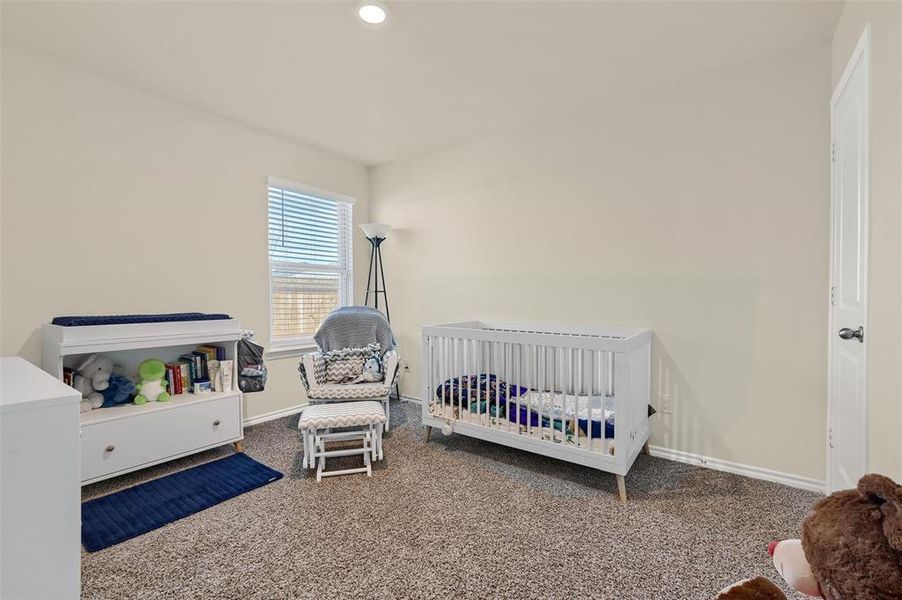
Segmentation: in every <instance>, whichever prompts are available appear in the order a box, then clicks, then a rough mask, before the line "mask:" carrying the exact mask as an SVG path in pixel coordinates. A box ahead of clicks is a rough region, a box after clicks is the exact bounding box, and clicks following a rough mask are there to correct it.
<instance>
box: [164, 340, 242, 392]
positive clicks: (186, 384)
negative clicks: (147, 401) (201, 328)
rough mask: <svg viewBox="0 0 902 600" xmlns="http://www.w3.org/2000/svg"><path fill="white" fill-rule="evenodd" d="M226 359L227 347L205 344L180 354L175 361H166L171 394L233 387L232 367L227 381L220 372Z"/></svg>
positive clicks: (221, 389)
mask: <svg viewBox="0 0 902 600" xmlns="http://www.w3.org/2000/svg"><path fill="white" fill-rule="evenodd" d="M223 362H229V363H231V361H226V360H225V348H223V347H222V346H214V345H204V346H198V347H197V350H194V351H193V352H190V353H185V354H182V355H181V356H179V359H178V360H177V361H174V362H170V363H166V380H167V381H168V383H169V393H170V394H186V393H188V392H192V393H193V392H198V391H223V390H225V389H231V383H232V382H231V369H228V371H229V378H228V381H227V383H224V378H223V377H222V375H221V374H220V369H221V363H223Z"/></svg>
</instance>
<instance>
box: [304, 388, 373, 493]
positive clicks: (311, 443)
mask: <svg viewBox="0 0 902 600" xmlns="http://www.w3.org/2000/svg"><path fill="white" fill-rule="evenodd" d="M384 423H385V411H384V410H383V409H382V405H381V404H379V403H378V402H375V401H373V400H362V401H359V402H333V403H329V404H313V405H310V406H308V407H306V408H304V410H303V411H301V417H300V418H299V419H298V429H300V430H301V435H302V437H303V443H304V461H303V466H304V468H307V469H312V468H313V467H314V466H315V467H316V480H317V481H320V480H321V479H322V478H323V477H330V476H332V475H348V474H350V473H366V474H367V476H368V477H369V476H372V461H374V460H382V456H383V454H382V430H383V426H384ZM335 428H342V429H344V431H337V432H332V431H331V430H332V429H335ZM352 440H360V441H361V445H360V447H351V448H341V449H337V450H329V449H328V448H327V447H326V443H327V442H336V441H352ZM355 454H360V455H362V456H363V465H364V466H363V467H359V468H354V469H340V470H337V471H326V470H325V468H326V458H328V457H338V456H353V455H355Z"/></svg>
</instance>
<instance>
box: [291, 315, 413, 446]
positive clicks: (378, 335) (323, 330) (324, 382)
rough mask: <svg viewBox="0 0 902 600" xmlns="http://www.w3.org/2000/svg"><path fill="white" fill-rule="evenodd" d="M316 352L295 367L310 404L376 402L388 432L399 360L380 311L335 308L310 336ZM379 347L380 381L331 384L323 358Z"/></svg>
mask: <svg viewBox="0 0 902 600" xmlns="http://www.w3.org/2000/svg"><path fill="white" fill-rule="evenodd" d="M314 339H315V340H316V344H317V347H318V350H317V351H316V352H310V353H309V354H305V355H304V356H303V357H301V363H300V365H299V366H298V372H299V374H300V378H301V382H302V383H303V385H304V388H305V389H306V390H307V399H308V400H309V401H310V403H311V404H319V403H325V402H348V401H357V400H376V401H379V402H381V403H382V407H383V409H384V411H385V424H384V428H385V431H388V429H389V418H390V415H391V413H390V407H389V397H390V395H391V392H392V389H393V388H394V387H395V386H396V385H397V379H398V366H399V364H400V357H399V355H398V351H397V348H396V344H395V338H394V334H393V333H392V330H391V326H390V325H389V324H388V320H387V319H386V318H385V315H383V314H382V313H381V312H379V311H377V310H375V309H373V308H369V307H366V306H345V307H342V308H337V309H335V310H334V311H332V312H331V313H330V314H329V316H327V317H326V318H325V319H324V320H323V322H322V324H321V325H320V327H319V329H318V330H317V332H316V335H315V336H314ZM372 344H379V349H380V352H382V373H383V374H384V379H383V380H381V381H373V382H363V383H332V382H330V381H329V377H328V375H329V373H327V369H326V357H327V356H330V353H334V352H336V351H338V352H341V351H342V350H346V349H348V348H366V347H368V346H371V345H372Z"/></svg>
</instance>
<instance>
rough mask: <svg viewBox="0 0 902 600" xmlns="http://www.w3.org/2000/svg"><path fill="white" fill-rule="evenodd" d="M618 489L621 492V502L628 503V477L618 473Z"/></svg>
mask: <svg viewBox="0 0 902 600" xmlns="http://www.w3.org/2000/svg"><path fill="white" fill-rule="evenodd" d="M617 491H618V492H619V493H620V502H621V503H623V504H626V477H624V476H623V475H617Z"/></svg>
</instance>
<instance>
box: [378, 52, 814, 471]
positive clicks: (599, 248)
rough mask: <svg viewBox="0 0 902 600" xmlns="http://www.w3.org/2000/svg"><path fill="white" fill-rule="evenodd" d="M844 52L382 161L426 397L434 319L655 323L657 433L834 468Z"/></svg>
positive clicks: (400, 284)
mask: <svg viewBox="0 0 902 600" xmlns="http://www.w3.org/2000/svg"><path fill="white" fill-rule="evenodd" d="M829 85H830V49H829V47H828V46H826V45H825V46H822V47H818V48H815V49H811V50H809V51H806V52H804V53H801V54H798V55H794V56H786V57H781V58H780V59H779V60H772V61H766V62H760V63H758V64H751V65H743V66H738V67H737V68H735V69H732V70H730V71H729V72H722V73H715V74H710V75H708V76H705V77H703V78H699V79H696V80H693V81H691V82H687V83H686V84H685V85H682V86H681V87H679V88H677V89H671V90H668V91H662V92H659V93H657V94H654V95H652V96H650V97H646V98H643V99H641V100H639V101H635V102H630V103H623V104H615V105H609V106H599V107H598V108H597V110H595V111H594V112H593V113H592V114H586V115H574V116H573V117H572V118H570V119H568V120H566V121H563V122H559V123H556V124H553V125H550V126H541V125H536V126H535V127H532V128H530V129H528V130H523V131H517V132H513V133H508V134H503V135H502V134H499V135H495V136H493V137H489V138H486V139H483V140H480V141H477V142H474V143H468V144H465V145H461V146H457V147H453V148H448V149H443V150H440V151H436V152H433V153H430V154H428V155H424V156H421V157H418V158H416V159H413V160H409V161H404V162H400V163H393V164H390V165H387V166H383V167H379V168H377V169H375V170H374V172H373V174H372V188H371V196H372V213H373V217H374V219H376V220H379V221H385V222H387V223H391V224H393V225H394V226H395V227H396V228H397V229H396V230H395V231H394V232H393V233H392V236H391V238H390V239H389V240H388V241H387V242H386V244H385V245H384V252H385V260H386V265H387V275H388V278H389V282H388V289H389V291H390V293H391V299H392V316H393V324H394V325H395V327H396V332H397V333H398V335H399V338H400V343H401V345H402V351H403V353H404V356H405V358H406V359H409V360H411V362H412V366H413V373H412V375H411V376H410V377H407V378H406V379H405V381H404V387H403V392H404V393H405V394H408V395H414V396H420V395H421V393H422V392H421V390H420V388H419V384H418V382H417V365H418V352H419V345H420V344H419V330H420V326H421V325H423V324H424V323H435V322H442V321H446V320H452V319H470V318H501V319H510V320H529V321H557V322H567V323H576V324H595V325H605V324H609V325H635V326H646V327H650V328H652V329H653V330H654V331H655V334H656V341H655V344H654V350H653V353H654V357H653V363H654V366H653V370H654V372H655V378H654V379H655V380H654V382H653V389H654V397H653V403H654V404H658V402H659V397H660V394H661V393H664V392H665V391H666V392H667V393H670V394H672V395H673V397H674V403H675V409H674V412H673V414H672V415H663V416H660V417H656V418H655V421H654V426H653V428H654V434H653V439H652V443H653V444H656V445H660V446H664V447H669V448H673V449H677V450H682V451H687V452H692V453H698V454H702V455H706V456H711V457H716V458H718V459H722V460H729V461H737V462H740V463H745V464H749V465H755V466H758V467H763V468H769V469H774V470H777V471H782V472H788V473H791V474H795V475H798V476H802V477H808V478H813V479H815V480H820V481H822V480H823V479H824V470H825V457H824V455H825V428H826V425H825V409H826V400H825V394H826V341H825V333H824V332H825V325H826V316H827V315H826V304H827V295H826V294H827V262H828V261H827V250H828V242H829V240H828V209H827V207H828V174H829V171H828V152H827V149H828V146H829V106H828V99H829V95H830V89H829Z"/></svg>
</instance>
